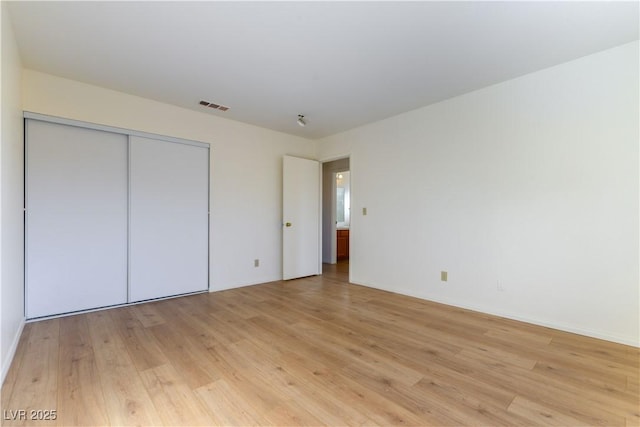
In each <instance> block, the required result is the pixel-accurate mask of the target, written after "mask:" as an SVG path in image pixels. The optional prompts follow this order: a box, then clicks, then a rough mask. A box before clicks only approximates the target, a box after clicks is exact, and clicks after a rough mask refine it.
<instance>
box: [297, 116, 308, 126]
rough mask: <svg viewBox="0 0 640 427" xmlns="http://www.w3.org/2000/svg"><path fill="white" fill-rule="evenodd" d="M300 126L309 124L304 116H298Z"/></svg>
mask: <svg viewBox="0 0 640 427" xmlns="http://www.w3.org/2000/svg"><path fill="white" fill-rule="evenodd" d="M298 124H299V125H300V126H302V127H304V126H306V125H307V122H306V121H305V120H304V116H303V115H302V114H298Z"/></svg>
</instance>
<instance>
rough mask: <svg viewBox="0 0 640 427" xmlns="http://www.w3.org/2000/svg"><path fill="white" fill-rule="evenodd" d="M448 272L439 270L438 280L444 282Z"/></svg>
mask: <svg viewBox="0 0 640 427" xmlns="http://www.w3.org/2000/svg"><path fill="white" fill-rule="evenodd" d="M448 276H449V273H447V272H446V271H441V272H440V281H441V282H446V281H447V279H448Z"/></svg>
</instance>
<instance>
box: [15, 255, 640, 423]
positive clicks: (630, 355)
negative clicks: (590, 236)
mask: <svg viewBox="0 0 640 427" xmlns="http://www.w3.org/2000/svg"><path fill="white" fill-rule="evenodd" d="M345 278H346V273H345V271H344V267H343V266H339V267H338V268H335V267H327V269H326V270H325V274H324V276H322V277H320V276H319V277H312V278H307V279H300V280H295V281H290V282H286V283H285V282H275V283H269V284H263V285H257V286H252V287H246V288H241V289H235V290H230V291H224V292H216V293H212V294H203V295H195V296H190V297H184V298H177V299H172V300H166V301H159V302H153V303H149V304H142V305H137V306H132V307H125V308H118V309H112V310H104V311H100V312H94V313H89V314H82V315H76V316H70V317H65V318H60V319H54V320H47V321H42V322H36V323H30V324H28V325H26V328H25V330H24V334H23V336H22V339H21V341H20V345H19V348H18V351H17V354H16V357H15V360H14V362H13V365H12V367H11V369H10V372H9V374H8V376H7V379H6V381H5V384H4V387H3V389H2V409H3V418H4V420H3V422H4V424H5V425H20V424H30V425H38V426H44V425H54V424H57V425H63V426H70V425H108V424H111V425H162V424H164V425H214V424H215V425H237V426H239V425H243V426H245V425H278V426H284V425H325V424H326V425H334V426H340V425H621V426H622V425H634V426H637V425H639V424H640V415H639V408H638V405H639V398H638V396H639V391H638V388H639V387H638V369H639V367H638V363H639V352H638V349H636V348H633V347H627V346H623V345H618V344H613V343H609V342H605V341H599V340H596V339H591V338H585V337H581V336H577V335H572V334H568V333H563V332H559V331H554V330H551V329H546V328H542V327H537V326H532V325H528V324H524V323H519V322H515V321H511V320H505V319H501V318H497V317H493V316H489V315H485V314H479V313H474V312H470V311H466V310H461V309H457V308H452V307H448V306H444V305H439V304H435V303H430V302H427V301H422V300H418V299H415V298H410V297H406V296H401V295H396V294H391V293H387V292H382V291H378V290H374V289H369V288H365V287H361V286H356V285H350V284H348V283H346V279H345ZM21 409H23V410H26V411H27V412H26V417H27V418H28V419H27V421H11V420H7V419H6V418H12V416H14V415H12V414H16V412H14V411H18V410H21ZM31 410H35V411H38V410H39V411H47V410H55V411H56V416H57V419H56V420H55V421H51V422H46V421H32V420H29V418H30V417H31V415H36V416H39V415H40V416H41V415H44V414H45V413H44V412H40V413H38V412H35V413H31V412H30V411H31Z"/></svg>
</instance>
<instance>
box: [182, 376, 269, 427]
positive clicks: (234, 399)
mask: <svg viewBox="0 0 640 427" xmlns="http://www.w3.org/2000/svg"><path fill="white" fill-rule="evenodd" d="M194 392H195V394H196V395H197V396H198V398H199V399H200V401H201V402H202V403H203V405H205V406H206V407H207V408H209V410H210V412H211V413H212V418H213V422H212V425H221V426H255V425H259V424H260V423H259V422H258V420H261V419H262V415H260V414H258V413H256V412H255V411H254V409H253V408H252V406H251V404H249V403H248V402H249V400H248V399H247V396H245V395H243V394H242V393H240V392H239V391H238V390H237V389H235V388H234V387H232V386H230V385H229V384H228V383H227V382H226V381H225V380H224V379H220V380H217V381H214V382H212V383H210V384H207V385H204V386H202V387H198V388H197V389H195V391H194Z"/></svg>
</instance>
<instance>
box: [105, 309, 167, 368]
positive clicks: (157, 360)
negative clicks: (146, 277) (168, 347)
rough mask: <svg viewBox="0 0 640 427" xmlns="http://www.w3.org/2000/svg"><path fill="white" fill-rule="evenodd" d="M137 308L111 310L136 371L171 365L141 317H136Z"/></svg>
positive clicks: (115, 324) (112, 317)
mask: <svg viewBox="0 0 640 427" xmlns="http://www.w3.org/2000/svg"><path fill="white" fill-rule="evenodd" d="M135 307H137V306H135ZM135 307H121V308H117V309H114V310H110V312H109V314H110V315H111V319H112V320H113V322H114V326H115V327H116V328H117V330H118V332H119V333H120V337H121V338H122V340H123V341H124V344H125V346H126V347H127V350H128V352H129V356H131V359H132V360H133V363H134V364H135V365H136V369H137V370H138V371H144V370H147V369H151V368H154V367H156V366H161V365H164V364H166V363H169V360H168V359H167V358H166V357H165V355H164V353H162V351H161V350H160V346H159V344H158V341H157V340H156V338H155V336H154V335H153V333H152V332H151V331H150V330H149V329H148V328H147V327H144V326H143V324H142V322H141V321H140V318H139V316H138V315H136V312H135ZM157 324H162V323H157ZM154 326H155V324H154ZM149 327H151V326H149Z"/></svg>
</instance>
